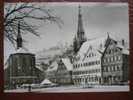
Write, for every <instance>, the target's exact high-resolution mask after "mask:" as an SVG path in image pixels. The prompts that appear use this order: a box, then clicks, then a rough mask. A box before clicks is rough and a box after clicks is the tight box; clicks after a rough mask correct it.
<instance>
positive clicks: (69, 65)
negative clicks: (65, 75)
mask: <svg viewBox="0 0 133 100" xmlns="http://www.w3.org/2000/svg"><path fill="white" fill-rule="evenodd" d="M61 60H62V62H63V63H64V65H65V66H66V68H67V70H69V71H71V70H72V69H73V65H72V63H71V62H70V59H69V58H62V59H61Z"/></svg>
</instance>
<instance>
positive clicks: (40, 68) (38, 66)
mask: <svg viewBox="0 0 133 100" xmlns="http://www.w3.org/2000/svg"><path fill="white" fill-rule="evenodd" d="M36 68H37V69H39V70H40V71H44V70H43V68H42V67H41V66H40V65H38V64H36Z"/></svg>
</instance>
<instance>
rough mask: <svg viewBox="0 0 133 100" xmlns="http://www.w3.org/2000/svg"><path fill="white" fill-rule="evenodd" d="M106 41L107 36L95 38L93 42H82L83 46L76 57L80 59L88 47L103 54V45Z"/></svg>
mask: <svg viewBox="0 0 133 100" xmlns="http://www.w3.org/2000/svg"><path fill="white" fill-rule="evenodd" d="M106 40H107V36H106V37H100V38H96V39H93V40H88V41H86V42H84V43H83V45H82V46H81V48H80V50H79V52H78V55H79V56H80V57H82V56H83V55H84V54H85V53H86V52H87V50H88V49H89V48H90V47H92V48H93V49H95V50H98V51H101V52H103V51H104V49H105V46H104V45H105V43H106Z"/></svg>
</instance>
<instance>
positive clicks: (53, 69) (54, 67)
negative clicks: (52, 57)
mask: <svg viewBox="0 0 133 100" xmlns="http://www.w3.org/2000/svg"><path fill="white" fill-rule="evenodd" d="M57 68H58V63H57V61H54V62H53V63H52V64H51V65H50V66H49V67H48V69H47V71H56V70H57Z"/></svg>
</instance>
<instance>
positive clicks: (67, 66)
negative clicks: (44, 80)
mask: <svg viewBox="0 0 133 100" xmlns="http://www.w3.org/2000/svg"><path fill="white" fill-rule="evenodd" d="M72 67H73V66H72V64H71V62H70V59H68V58H61V59H60V60H59V61H58V68H57V72H56V79H57V83H58V84H61V85H65V84H66V85H68V84H73V81H72Z"/></svg>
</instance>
